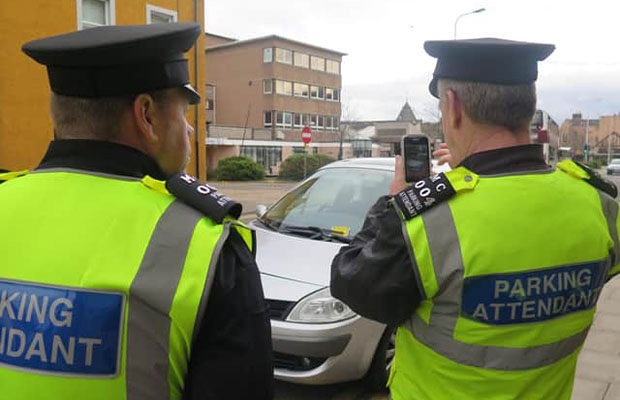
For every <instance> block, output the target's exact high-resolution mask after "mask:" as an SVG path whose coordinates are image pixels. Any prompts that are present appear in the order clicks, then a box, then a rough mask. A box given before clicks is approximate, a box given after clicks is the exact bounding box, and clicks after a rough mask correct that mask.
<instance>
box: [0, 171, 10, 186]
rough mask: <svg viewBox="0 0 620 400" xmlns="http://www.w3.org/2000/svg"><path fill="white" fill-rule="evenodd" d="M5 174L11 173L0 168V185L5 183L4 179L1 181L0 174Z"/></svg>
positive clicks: (0, 176) (0, 175)
mask: <svg viewBox="0 0 620 400" xmlns="http://www.w3.org/2000/svg"><path fill="white" fill-rule="evenodd" d="M7 172H11V171H9V170H8V169H2V168H0V184H1V183H4V182H6V179H2V174H5V173H7Z"/></svg>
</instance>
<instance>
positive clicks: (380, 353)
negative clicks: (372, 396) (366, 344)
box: [366, 327, 396, 392]
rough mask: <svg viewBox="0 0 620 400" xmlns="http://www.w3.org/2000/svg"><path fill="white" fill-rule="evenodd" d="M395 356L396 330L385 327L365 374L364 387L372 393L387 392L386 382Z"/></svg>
mask: <svg viewBox="0 0 620 400" xmlns="http://www.w3.org/2000/svg"><path fill="white" fill-rule="evenodd" d="M395 354H396V329H395V328H391V327H387V328H386V329H385V332H383V336H381V340H379V344H378V345H377V351H376V352H375V356H374V357H373V359H372V363H371V364H370V368H369V369H368V373H367V374H366V386H367V388H368V390H370V391H373V392H387V390H388V389H387V387H386V385H387V380H388V377H389V376H390V368H392V363H393V362H394V355H395Z"/></svg>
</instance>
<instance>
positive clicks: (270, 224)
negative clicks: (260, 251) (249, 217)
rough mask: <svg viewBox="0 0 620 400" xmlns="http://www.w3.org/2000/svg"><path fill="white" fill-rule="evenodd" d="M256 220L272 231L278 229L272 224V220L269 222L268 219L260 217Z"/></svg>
mask: <svg viewBox="0 0 620 400" xmlns="http://www.w3.org/2000/svg"><path fill="white" fill-rule="evenodd" d="M258 221H259V222H260V223H261V224H263V225H265V226H266V227H267V228H269V229H271V230H272V231H276V232H277V231H278V227H277V226H276V225H274V224H273V223H272V222H269V221H268V220H266V219H261V218H259V219H258Z"/></svg>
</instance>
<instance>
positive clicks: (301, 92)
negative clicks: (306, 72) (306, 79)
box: [293, 83, 308, 97]
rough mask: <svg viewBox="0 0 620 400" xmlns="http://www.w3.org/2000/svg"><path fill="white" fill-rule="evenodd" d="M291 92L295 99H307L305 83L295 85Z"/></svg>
mask: <svg viewBox="0 0 620 400" xmlns="http://www.w3.org/2000/svg"><path fill="white" fill-rule="evenodd" d="M293 88H294V90H293V92H294V93H295V96H297V97H308V85H306V84H305V83H295V84H294V85H293Z"/></svg>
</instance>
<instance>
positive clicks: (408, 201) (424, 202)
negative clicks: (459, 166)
mask: <svg viewBox="0 0 620 400" xmlns="http://www.w3.org/2000/svg"><path fill="white" fill-rule="evenodd" d="M467 178H469V179H473V178H472V177H471V176H467V175H466V176H465V177H464V179H465V180H467ZM456 192H457V191H456V190H455V189H454V187H453V186H452V183H450V180H448V178H447V177H446V175H445V174H444V173H440V174H439V175H435V176H433V177H429V178H426V179H422V180H421V181H418V182H416V183H414V184H413V185H411V186H409V187H408V188H407V189H405V190H403V191H401V192H400V193H398V194H396V195H395V196H394V201H395V202H396V205H397V206H398V208H399V209H400V211H401V212H402V213H403V217H404V218H405V219H406V220H410V219H412V218H414V217H415V216H417V215H420V214H422V213H423V212H425V211H428V210H429V209H431V208H433V207H435V206H436V205H437V204H440V203H442V202H444V201H446V200H448V199H450V198H451V197H452V196H454V195H455V194H456Z"/></svg>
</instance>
